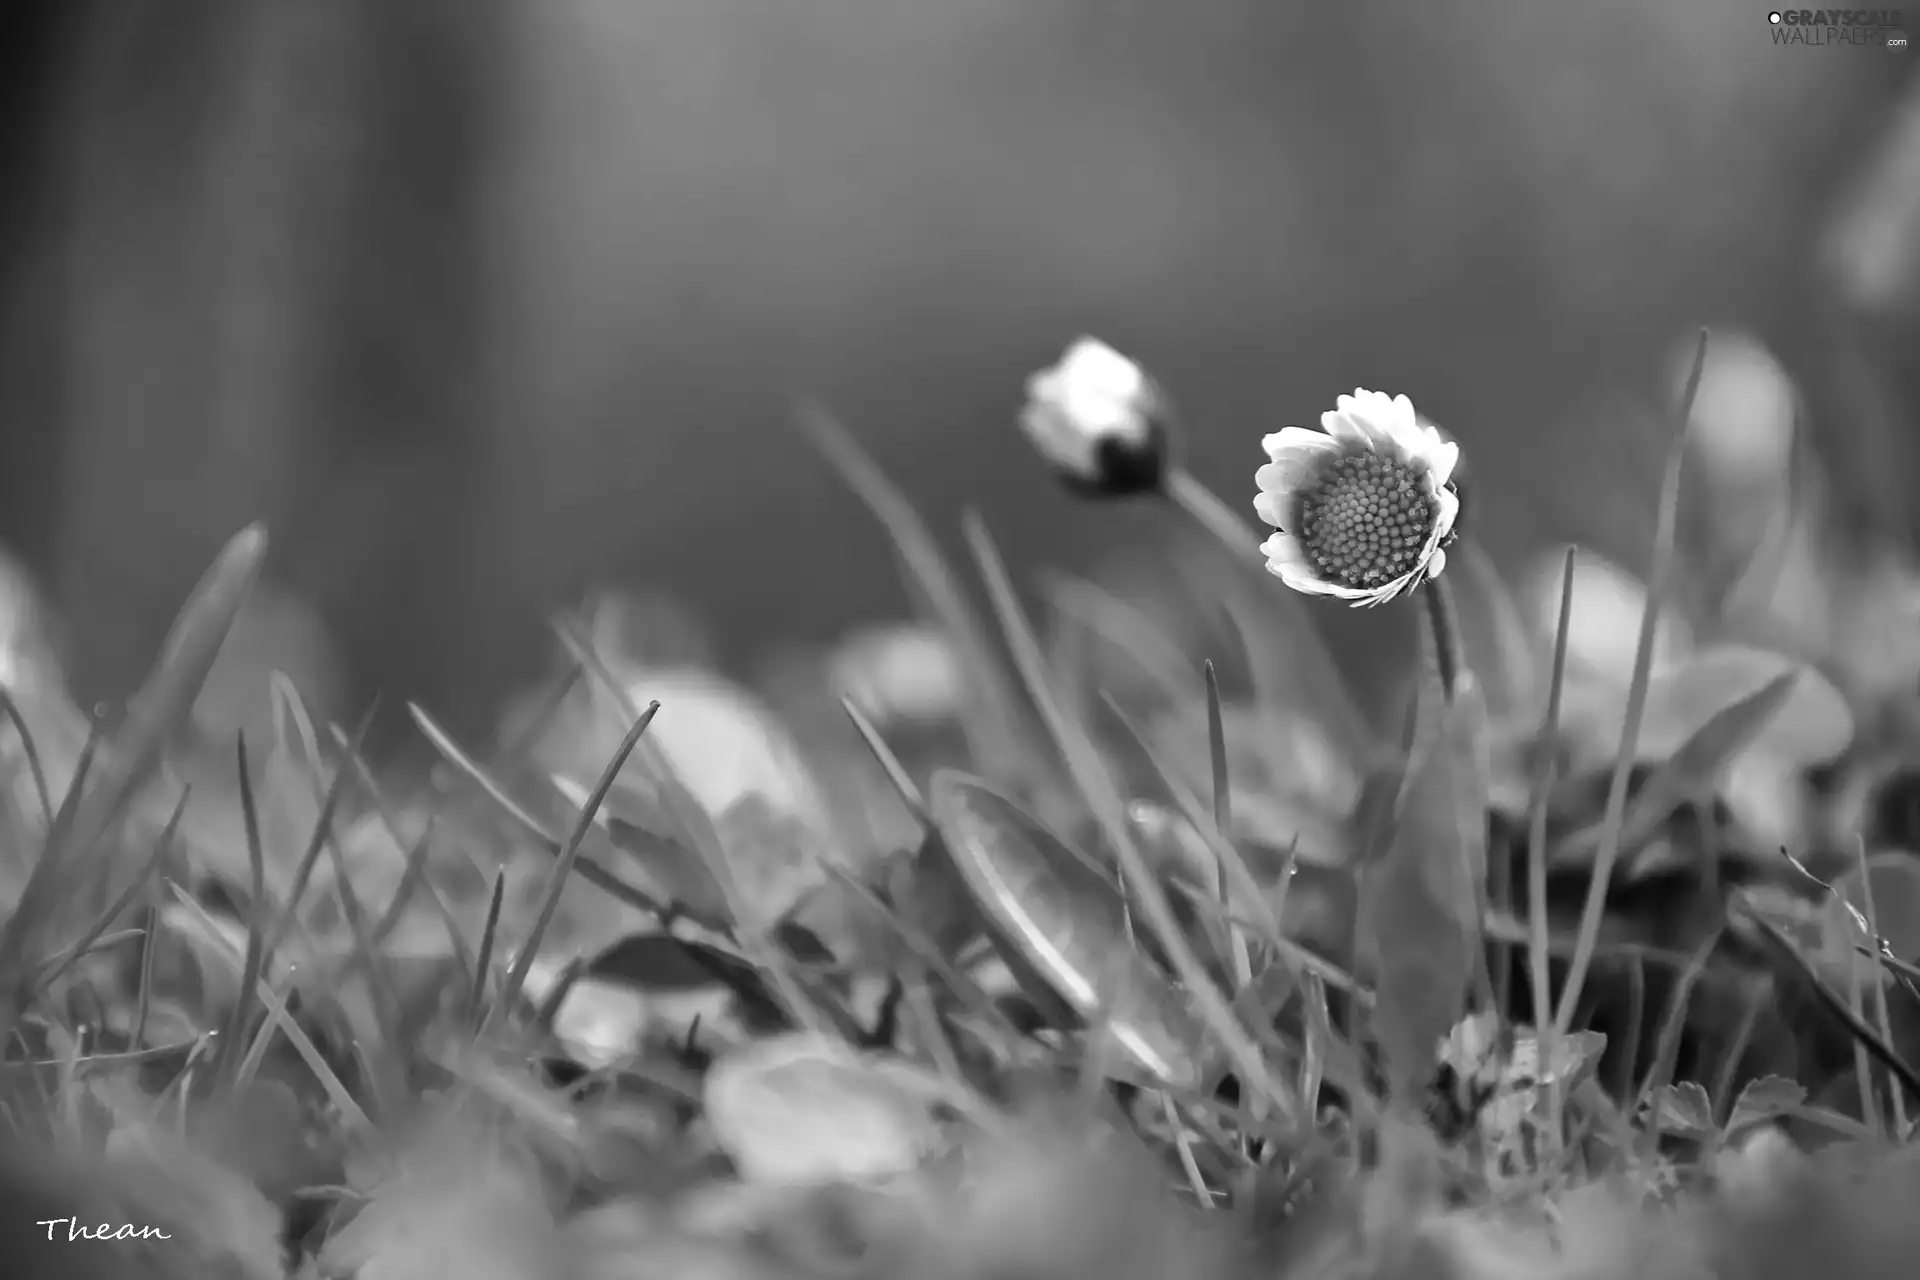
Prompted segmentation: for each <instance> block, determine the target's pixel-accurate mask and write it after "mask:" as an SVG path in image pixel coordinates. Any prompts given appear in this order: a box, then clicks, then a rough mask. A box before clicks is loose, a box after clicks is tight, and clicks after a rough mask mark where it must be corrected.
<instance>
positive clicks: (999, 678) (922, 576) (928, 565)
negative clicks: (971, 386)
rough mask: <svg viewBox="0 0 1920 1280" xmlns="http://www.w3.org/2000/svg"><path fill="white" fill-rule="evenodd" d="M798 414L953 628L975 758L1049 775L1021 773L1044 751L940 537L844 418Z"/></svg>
mask: <svg viewBox="0 0 1920 1280" xmlns="http://www.w3.org/2000/svg"><path fill="white" fill-rule="evenodd" d="M796 421H797V422H798V425H799V427H800V429H801V431H802V432H803V433H804V434H805V435H806V436H807V437H808V439H810V440H811V441H812V442H813V444H814V446H815V447H816V448H817V449H819V451H820V453H821V455H822V456H823V457H825V458H826V459H827V461H828V462H829V463H831V464H832V466H833V468H834V470H836V471H838V472H839V473H840V476H841V478H842V479H843V480H845V481H846V483H847V486H848V488H850V489H852V490H853V492H854V494H855V495H856V496H857V497H858V498H859V499H860V500H861V501H862V502H863V503H865V504H866V506H867V509H868V510H870V511H872V512H873V514H874V516H875V518H876V519H878V520H879V521H880V524H881V526H882V527H883V528H884V529H885V530H886V531H887V535H888V536H889V537H890V538H891V539H892V540H893V545H894V550H895V551H896V552H897V553H898V555H899V557H900V565H901V569H902V571H903V577H904V578H905V580H906V586H907V589H908V591H909V592H911V593H912V595H913V596H914V600H915V603H916V604H917V605H918V606H919V607H920V610H921V613H922V616H923V617H925V619H926V620H927V621H928V622H929V623H931V624H933V625H934V626H937V627H939V628H941V630H943V631H944V632H945V633H946V634H947V636H948V637H949V639H950V641H951V643H952V644H953V646H954V650H955V652H956V653H958V654H959V655H960V660H961V663H962V665H963V666H964V668H965V669H966V672H967V676H968V682H969V684H970V685H971V687H972V691H973V695H972V697H970V698H967V699H965V700H963V701H962V703H961V708H960V714H961V728H962V730H963V731H964V732H965V734H966V737H967V745H968V746H969V748H971V750H972V758H973V759H974V760H976V761H978V762H980V763H981V765H982V766H983V767H985V768H988V769H990V770H991V771H992V772H993V774H994V776H995V780H996V781H999V782H1002V783H1005V784H1010V785H1016V786H1018V785H1022V784H1031V783H1032V781H1033V780H1034V778H1035V777H1036V776H1042V775H1035V774H1031V773H1027V774H1026V776H1025V777H1023V776H1022V775H1023V773H1026V771H1028V770H1031V769H1036V768H1044V763H1043V759H1042V757H1041V756H1040V754H1039V752H1038V751H1036V750H1035V749H1034V745H1033V743H1032V742H1031V740H1030V738H1031V735H1030V732H1029V731H1028V729H1027V728H1026V726H1025V720H1024V716H1023V714H1022V711H1021V707H1020V702H1019V699H1018V696H1017V694H1016V692H1015V689H1014V685H1013V683H1012V681H1011V680H1009V679H1008V678H1007V676H1006V674H1005V672H1004V670H1003V668H1002V667H1001V666H1000V664H999V663H998V662H997V661H996V660H995V658H994V649H993V645H992V643H991V641H990V640H989V638H988V634H987V630H986V628H985V627H984V626H983V625H981V623H980V620H979V618H978V617H977V616H976V615H975V613H974V610H973V607H972V605H971V604H970V603H969V602H968V599H967V592H966V589H965V587H963V586H962V585H961V582H960V578H959V575H957V574H956V573H954V571H953V569H952V567H951V566H949V565H948V563H947V560H946V557H945V556H943V555H942V554H941V553H940V546H939V543H937V542H936V541H935V540H934V537H933V534H932V533H931V532H929V530H928V529H927V526H926V524H925V523H924V522H923V521H922V520H921V519H920V517H919V515H918V514H917V513H916V512H915V511H914V509H913V506H912V504H911V503H909V502H908V501H907V498H906V495H905V494H903V493H901V492H900V491H899V490H898V489H897V488H895V487H894V485H893V482H892V481H890V480H889V479H888V478H887V476H886V474H885V473H884V472H883V471H881V470H880V467H879V465H878V464H876V463H875V462H874V460H873V459H872V458H871V457H870V456H868V454H867V453H866V451H865V450H864V449H862V448H861V447H860V445H859V443H858V442H857V441H856V440H855V439H854V436H853V433H852V432H851V431H849V430H847V428H846V427H845V425H843V424H842V423H841V422H840V421H839V420H838V419H837V418H835V417H834V416H833V415H832V414H830V413H829V412H827V410H826V409H824V408H823V407H821V406H819V405H817V404H813V403H804V404H802V405H800V406H799V410H798V413H797V415H796Z"/></svg>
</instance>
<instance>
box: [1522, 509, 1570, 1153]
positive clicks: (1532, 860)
mask: <svg viewBox="0 0 1920 1280" xmlns="http://www.w3.org/2000/svg"><path fill="white" fill-rule="evenodd" d="M1575 555H1576V552H1575V549H1574V548H1573V547H1571V546H1569V547H1568V548H1567V549H1566V552H1565V555H1564V558H1563V559H1562V561H1561V565H1560V616H1559V620H1558V622H1557V623H1556V624H1555V626H1554V632H1553V668H1552V674H1551V675H1550V676H1549V677H1548V682H1547V710H1546V714H1545V717H1544V719H1543V720H1542V723H1541V726H1540V750H1539V757H1538V759H1537V760H1536V761H1535V765H1534V776H1533V788H1532V794H1531V795H1530V796H1529V798H1528V802H1527V972H1528V976H1529V977H1530V979H1531V981H1532V986H1533V1029H1534V1035H1535V1037H1536V1038H1537V1039H1538V1040H1539V1042H1540V1058H1541V1061H1543V1062H1554V1061H1557V1059H1556V1058H1555V1057H1554V1055H1555V1053H1557V1052H1558V1045H1559V1037H1558V1035H1556V1034H1555V1028H1556V1027H1557V1026H1558V1024H1559V1017H1558V1015H1557V1013H1556V1011H1555V1009H1554V1007H1553V987H1552V983H1551V972H1552V971H1551V968H1550V963H1551V961H1550V957H1549V955H1548V952H1547V801H1548V800H1549V798H1551V797H1552V795H1553V789H1554V786H1555V785H1556V784H1557V782H1558V777H1557V773H1558V766H1559V763H1560V761H1559V756H1560V751H1559V746H1558V744H1559V741H1560V706H1561V698H1562V695H1563V692H1564V690H1565V688H1566V682H1567V636H1568V632H1569V631H1570V630H1571V627H1572V623H1573V568H1574V556H1575ZM1547 1090H1548V1092H1547V1106H1548V1114H1549V1115H1551V1116H1552V1117H1553V1118H1554V1123H1553V1126H1552V1127H1551V1128H1550V1129H1549V1130H1548V1131H1547V1132H1548V1135H1549V1138H1548V1141H1549V1142H1550V1143H1551V1144H1552V1146H1551V1147H1550V1148H1549V1149H1548V1150H1547V1152H1546V1153H1545V1155H1546V1157H1547V1158H1548V1159H1549V1160H1551V1159H1553V1158H1554V1157H1555V1156H1556V1155H1557V1147H1558V1146H1559V1142H1560V1139H1561V1137H1562V1133H1563V1129H1564V1126H1563V1125H1562V1123H1561V1120H1562V1118H1563V1117H1564V1115H1565V1110H1564V1109H1565V1106H1566V1090H1565V1089H1564V1088H1563V1087H1562V1085H1561V1082H1560V1076H1559V1073H1558V1072H1554V1073H1552V1075H1551V1078H1550V1079H1549V1080H1548V1082H1547Z"/></svg>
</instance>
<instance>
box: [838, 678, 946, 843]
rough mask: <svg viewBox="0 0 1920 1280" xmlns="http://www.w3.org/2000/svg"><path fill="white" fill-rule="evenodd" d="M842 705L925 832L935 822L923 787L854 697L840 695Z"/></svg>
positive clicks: (856, 730)
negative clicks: (928, 811) (930, 814)
mask: <svg viewBox="0 0 1920 1280" xmlns="http://www.w3.org/2000/svg"><path fill="white" fill-rule="evenodd" d="M840 708H841V710H843V711H845V712H846V713H847V719H849V720H851V721H852V722H853V728H854V732H856V733H858V734H859V735H860V741H862V742H864V743H866V745H867V750H868V751H870V752H872V753H873V758H874V759H875V760H876V761H878V762H879V765H880V769H881V771H882V772H883V773H885V774H886V775H887V781H888V782H890V783H892V784H893V789H894V790H895V791H896V792H898V793H899V795H900V800H901V803H903V804H905V805H906V806H907V812H908V813H910V814H912V815H913V820H914V821H915V822H917V823H919V824H920V828H921V830H923V831H924V830H925V829H926V828H927V827H928V826H929V825H931V823H932V819H931V818H930V817H929V816H928V814H927V798H926V797H925V796H923V795H921V794H920V788H919V787H916V786H915V785H913V779H912V778H910V777H908V776H907V770H906V766H905V765H902V764H901V763H900V757H899V756H896V755H894V754H893V748H892V747H889V746H888V745H887V740H886V739H885V738H883V737H881V736H880V731H879V730H878V729H876V728H874V726H873V722H872V721H871V720H869V719H867V717H866V715H865V714H864V713H862V712H861V710H860V708H859V707H857V706H855V705H854V703H853V700H852V699H851V698H846V697H843V698H841V699H840Z"/></svg>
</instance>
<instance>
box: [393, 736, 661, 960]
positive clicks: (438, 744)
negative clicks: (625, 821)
mask: <svg viewBox="0 0 1920 1280" xmlns="http://www.w3.org/2000/svg"><path fill="white" fill-rule="evenodd" d="M407 714H408V715H410V716H412V717H413V723H414V725H415V726H416V727H417V728H418V729H419V730H420V732H421V734H422V735H423V736H424V737H425V738H426V739H427V741H428V742H430V743H432V744H433V749H434V750H435V751H438V752H439V753H440V755H441V758H442V759H444V760H445V761H446V762H447V763H448V764H449V765H451V766H452V767H453V768H454V770H455V771H456V772H457V773H459V774H460V775H461V776H463V777H465V778H466V779H467V780H468V781H469V782H472V783H473V785H474V786H476V787H478V788H480V791H481V793H482V794H483V795H485V796H486V797H487V799H489V800H491V801H493V802H494V804H496V805H498V806H499V808H500V812H502V813H504V814H506V815H507V817H509V818H511V819H513V821H514V823H515V824H516V825H518V826H519V827H520V829H521V830H522V831H525V832H526V833H527V834H528V835H530V836H532V837H533V838H534V839H535V840H537V841H539V842H540V846H541V847H542V848H544V849H545V850H546V851H547V852H548V853H550V854H553V855H555V856H558V855H559V853H560V851H561V849H562V848H564V847H565V844H564V842H563V841H562V840H561V838H560V837H559V836H557V835H555V834H554V833H553V832H551V831H549V830H547V827H546V824H545V823H543V822H541V821H540V820H539V819H538V818H536V817H534V816H533V815H532V814H531V813H529V812H527V810H526V808H525V807H524V806H522V805H521V804H520V802H519V801H517V800H515V799H514V798H513V797H512V796H510V795H508V794H507V790H506V788H505V787H503V786H501V785H500V784H499V783H498V782H497V781H495V780H494V778H493V775H491V774H490V773H488V772H487V770H486V769H485V768H484V767H482V766H481V764H480V762H479V761H477V760H475V759H474V758H473V757H472V756H470V755H468V754H467V753H466V752H465V751H464V750H462V749H461V747H460V744H459V743H457V742H455V741H454V740H453V737H452V735H451V734H449V733H448V732H447V731H446V730H445V729H442V728H441V727H440V726H439V724H438V723H436V722H435V720H434V719H433V717H432V716H430V715H428V714H427V713H426V711H425V710H424V709H423V708H422V707H421V706H420V705H419V704H417V703H411V702H410V703H408V704H407ZM388 825H389V827H391V823H389V824H388ZM574 869H575V870H576V871H578V872H579V873H580V878H581V879H582V880H585V881H586V882H587V883H589V884H591V885H593V886H594V887H595V888H597V889H600V890H601V891H603V892H605V893H607V894H610V895H611V896H613V897H614V898H616V899H618V900H619V901H621V902H624V903H626V904H627V905H628V906H631V907H637V908H639V909H640V910H642V911H645V912H647V913H648V914H650V915H652V916H654V917H655V918H656V919H661V920H665V919H670V918H672V915H673V910H672V908H671V907H669V906H668V905H667V904H666V903H663V902H661V901H660V900H659V899H657V898H655V897H654V896H653V895H652V894H650V893H648V892H647V891H646V890H645V889H642V888H640V887H639V886H638V885H634V884H629V883H628V882H627V881H625V880H622V879H621V878H620V877H618V876H616V875H614V874H613V873H612V872H611V871H608V870H607V869H606V868H605V867H603V866H601V865H600V864H599V863H597V862H595V861H594V860H593V859H592V858H589V857H587V856H586V855H585V854H581V855H579V856H578V857H577V858H576V859H575V863H574ZM454 931H455V932H456V933H458V926H457V925H455V926H454Z"/></svg>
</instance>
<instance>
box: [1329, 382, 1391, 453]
mask: <svg viewBox="0 0 1920 1280" xmlns="http://www.w3.org/2000/svg"><path fill="white" fill-rule="evenodd" d="M1340 400H1341V402H1342V405H1343V407H1342V408H1341V409H1336V410H1333V411H1331V412H1328V413H1323V414H1321V415H1320V428H1321V430H1323V431H1325V432H1326V433H1327V434H1328V435H1329V436H1332V437H1333V439H1334V442H1335V443H1336V444H1341V445H1345V446H1346V447H1347V448H1349V449H1365V450H1366V451H1367V452H1368V453H1378V452H1379V451H1380V446H1379V442H1378V440H1377V438H1376V437H1375V435H1374V433H1373V431H1372V429H1371V428H1369V427H1367V426H1366V424H1365V420H1364V419H1363V418H1361V417H1360V416H1359V415H1358V414H1354V413H1348V412H1346V410H1345V408H1344V403H1345V401H1346V400H1347V397H1346V396H1341V397H1340Z"/></svg>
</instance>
